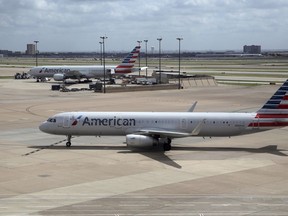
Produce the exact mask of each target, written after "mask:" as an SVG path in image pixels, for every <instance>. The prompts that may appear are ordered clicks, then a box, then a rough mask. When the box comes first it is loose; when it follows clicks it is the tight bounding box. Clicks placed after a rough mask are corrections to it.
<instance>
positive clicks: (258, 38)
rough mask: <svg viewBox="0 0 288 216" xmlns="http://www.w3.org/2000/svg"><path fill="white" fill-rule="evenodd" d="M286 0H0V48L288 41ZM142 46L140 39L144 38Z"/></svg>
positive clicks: (217, 46)
mask: <svg viewBox="0 0 288 216" xmlns="http://www.w3.org/2000/svg"><path fill="white" fill-rule="evenodd" d="M287 33H288V0H158V1H157V0H0V49H8V50H12V51H25V50H26V44H27V43H32V42H33V41H34V40H39V41H40V42H39V44H38V49H39V51H40V52H41V51H97V52H98V51H99V49H100V48H99V47H100V46H99V41H100V38H99V37H100V36H104V35H106V36H107V37H108V39H107V40H106V42H105V44H106V49H107V50H110V51H112V50H115V51H128V50H130V49H132V48H133V47H134V46H135V45H136V44H137V42H136V41H137V40H142V41H143V40H145V39H148V40H149V42H148V48H149V49H150V47H151V46H155V49H156V50H158V41H157V38H159V37H162V38H163V40H162V44H161V47H162V49H163V50H178V41H177V40H176V37H183V41H182V42H181V47H182V49H183V50H191V51H196V50H242V47H243V45H245V44H247V45H251V44H256V45H262V49H288V44H287V40H288V36H287V35H288V34H287ZM142 47H144V46H143V44H142Z"/></svg>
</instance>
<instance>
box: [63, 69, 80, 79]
mask: <svg viewBox="0 0 288 216" xmlns="http://www.w3.org/2000/svg"><path fill="white" fill-rule="evenodd" d="M65 76H66V77H69V78H70V77H76V78H81V77H82V76H83V74H82V73H81V72H80V71H79V70H71V71H69V72H66V73H65Z"/></svg>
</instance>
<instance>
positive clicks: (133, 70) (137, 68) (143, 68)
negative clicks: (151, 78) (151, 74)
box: [131, 67, 148, 73]
mask: <svg viewBox="0 0 288 216" xmlns="http://www.w3.org/2000/svg"><path fill="white" fill-rule="evenodd" d="M139 69H140V71H142V70H146V69H148V67H134V68H132V69H131V72H132V73H133V72H139Z"/></svg>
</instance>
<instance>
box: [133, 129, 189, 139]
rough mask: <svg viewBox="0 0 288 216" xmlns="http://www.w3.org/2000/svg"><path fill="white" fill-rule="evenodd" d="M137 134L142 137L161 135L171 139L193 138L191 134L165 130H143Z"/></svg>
mask: <svg viewBox="0 0 288 216" xmlns="http://www.w3.org/2000/svg"><path fill="white" fill-rule="evenodd" d="M137 134H141V135H147V136H152V135H159V136H163V137H171V138H181V137H188V136H191V134H190V133H183V132H179V131H170V130H164V129H141V130H140V131H139V132H138V133H137Z"/></svg>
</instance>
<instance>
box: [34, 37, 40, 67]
mask: <svg viewBox="0 0 288 216" xmlns="http://www.w3.org/2000/svg"><path fill="white" fill-rule="evenodd" d="M34 43H35V44H36V46H35V49H36V50H35V55H36V67H37V66H38V49H37V43H39V41H37V40H35V41H34Z"/></svg>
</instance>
